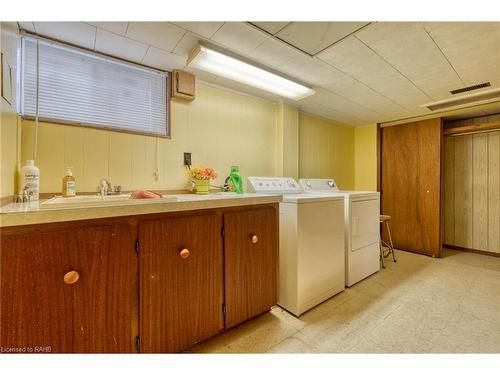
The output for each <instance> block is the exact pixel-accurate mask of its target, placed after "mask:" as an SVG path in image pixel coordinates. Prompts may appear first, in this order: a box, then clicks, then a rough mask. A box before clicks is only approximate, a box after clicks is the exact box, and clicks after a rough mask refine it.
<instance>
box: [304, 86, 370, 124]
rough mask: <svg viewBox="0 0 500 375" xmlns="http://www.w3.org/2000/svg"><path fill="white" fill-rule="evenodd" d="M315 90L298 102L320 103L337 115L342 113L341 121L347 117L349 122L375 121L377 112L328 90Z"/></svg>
mask: <svg viewBox="0 0 500 375" xmlns="http://www.w3.org/2000/svg"><path fill="white" fill-rule="evenodd" d="M315 90H316V93H315V94H314V95H312V96H310V97H307V98H305V99H302V100H300V101H299V102H298V104H299V105H302V102H306V103H315V104H319V105H322V106H324V107H326V108H328V109H330V110H332V111H336V112H338V113H339V116H340V114H342V119H341V118H340V117H339V118H338V120H339V121H343V122H345V121H346V119H349V121H351V122H352V121H361V122H365V123H370V122H376V119H377V113H375V112H373V111H371V110H369V109H366V108H364V107H362V106H360V105H359V104H356V103H354V102H352V101H350V100H349V99H346V98H344V97H342V96H340V95H338V94H335V93H333V92H330V91H328V90H325V89H322V88H316V89H315ZM347 123H348V122H347Z"/></svg>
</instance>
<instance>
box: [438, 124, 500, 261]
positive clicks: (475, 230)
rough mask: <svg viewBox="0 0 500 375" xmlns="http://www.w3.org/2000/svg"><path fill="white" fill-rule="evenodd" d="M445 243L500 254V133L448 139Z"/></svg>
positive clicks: (445, 153) (446, 152)
mask: <svg viewBox="0 0 500 375" xmlns="http://www.w3.org/2000/svg"><path fill="white" fill-rule="evenodd" d="M443 242H444V243H445V244H446V245H454V246H459V247H464V248H468V249H475V250H482V251H489V252H495V253H500V131H494V132H489V133H479V134H469V135H461V136H455V137H445V140H444V241H443Z"/></svg>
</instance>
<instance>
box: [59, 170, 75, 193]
mask: <svg viewBox="0 0 500 375" xmlns="http://www.w3.org/2000/svg"><path fill="white" fill-rule="evenodd" d="M75 195H76V178H75V176H73V173H72V172H71V168H69V167H68V168H66V175H65V176H64V178H63V183H62V196H63V197H65V198H69V197H74V196H75Z"/></svg>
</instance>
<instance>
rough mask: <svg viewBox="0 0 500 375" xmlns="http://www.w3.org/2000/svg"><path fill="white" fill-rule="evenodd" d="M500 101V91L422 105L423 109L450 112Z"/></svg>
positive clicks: (484, 92)
mask: <svg viewBox="0 0 500 375" xmlns="http://www.w3.org/2000/svg"><path fill="white" fill-rule="evenodd" d="M497 101H500V89H499V88H497V89H492V90H487V91H481V92H477V93H474V94H465V95H461V96H457V97H455V98H451V99H445V100H440V101H438V102H433V103H427V104H422V105H421V107H424V108H428V109H430V110H431V111H437V110H448V109H457V108H465V107H472V106H475V105H479V104H485V103H491V102H497Z"/></svg>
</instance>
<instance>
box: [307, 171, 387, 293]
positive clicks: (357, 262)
mask: <svg viewBox="0 0 500 375" xmlns="http://www.w3.org/2000/svg"><path fill="white" fill-rule="evenodd" d="M300 185H301V186H302V188H303V189H304V191H305V192H306V193H312V194H313V195H320V196H331V195H333V196H342V197H344V199H345V285H346V286H348V287H349V286H352V285H354V284H356V283H357V282H358V281H361V280H363V279H365V278H366V277H368V276H370V275H372V274H374V273H375V272H378V271H380V249H379V225H380V224H379V220H380V193H379V192H376V191H345V190H339V189H338V187H337V185H336V183H335V180H333V179H312V178H303V179H300Z"/></svg>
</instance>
